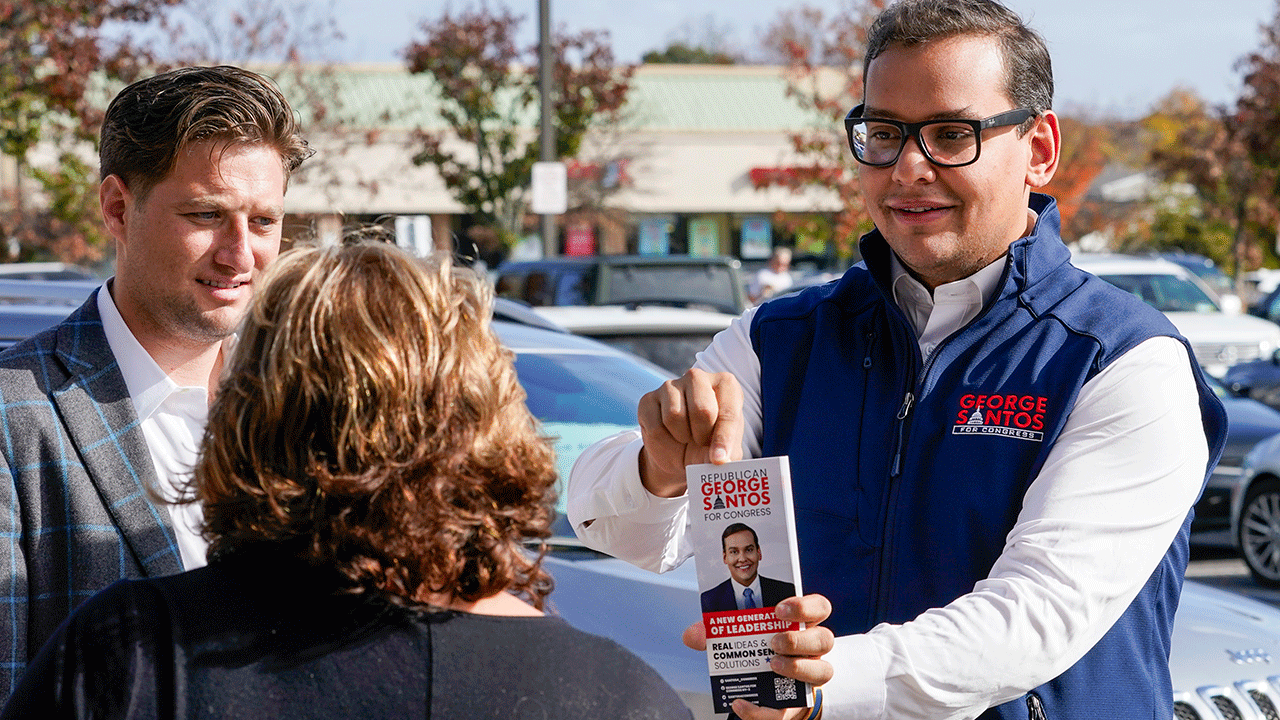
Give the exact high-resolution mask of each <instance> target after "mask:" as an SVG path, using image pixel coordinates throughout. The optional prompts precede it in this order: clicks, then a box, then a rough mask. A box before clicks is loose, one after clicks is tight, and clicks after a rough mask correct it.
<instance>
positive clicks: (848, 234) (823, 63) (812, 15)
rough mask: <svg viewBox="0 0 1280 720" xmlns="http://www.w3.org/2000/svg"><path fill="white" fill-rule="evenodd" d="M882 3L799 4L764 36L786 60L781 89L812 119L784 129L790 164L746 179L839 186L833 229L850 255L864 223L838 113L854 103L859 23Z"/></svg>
mask: <svg viewBox="0 0 1280 720" xmlns="http://www.w3.org/2000/svg"><path fill="white" fill-rule="evenodd" d="M886 4H887V0H845V3H844V5H843V6H842V7H841V8H840V9H839V10H838V11H837V12H835V13H834V14H832V15H830V16H828V15H826V14H825V13H824V12H823V11H822V10H821V9H819V8H816V7H812V6H806V5H801V6H798V7H796V8H794V9H792V10H789V11H784V12H783V13H782V14H780V15H779V16H778V18H777V19H775V21H774V22H773V24H772V25H770V26H769V28H768V29H767V30H766V31H765V34H764V38H763V40H764V43H765V44H766V46H768V48H769V52H771V53H773V54H774V55H776V56H777V57H780V58H783V59H785V67H786V69H785V73H786V78H787V93H788V95H789V96H790V97H792V98H794V99H795V101H796V102H797V103H799V105H800V106H801V107H802V108H804V109H806V110H809V111H811V112H812V113H813V116H814V118H815V122H814V124H813V125H812V126H810V127H808V128H804V129H801V130H798V131H796V132H793V133H791V136H790V142H791V149H792V151H793V154H794V157H795V161H794V162H793V163H792V164H791V165H789V166H788V167H783V168H777V169H775V170H774V171H772V172H763V173H756V174H753V176H752V182H753V184H754V185H755V186H756V187H757V188H766V187H786V188H790V189H791V190H793V191H795V192H803V191H805V190H807V189H809V188H825V189H834V190H835V191H836V192H838V193H839V195H840V197H841V199H842V200H843V201H844V207H843V208H841V210H840V211H839V212H838V213H837V214H836V219H835V227H834V228H833V231H832V232H833V240H834V242H835V248H836V252H837V254H838V255H840V256H841V257H849V256H851V255H852V254H853V251H854V244H855V243H856V242H857V239H858V236H859V235H861V234H862V233H863V232H865V231H867V230H869V229H870V228H871V219H870V216H869V215H868V214H867V211H866V208H865V207H864V206H863V203H862V196H861V194H860V192H859V190H858V182H857V168H856V167H855V166H854V162H855V161H854V160H853V157H852V156H851V155H850V153H849V147H848V143H847V141H846V139H845V135H844V116H845V115H846V114H847V113H848V112H849V108H851V107H853V106H854V105H857V104H858V103H859V102H861V98H862V60H863V56H864V54H865V52H866V41H867V36H866V29H867V28H868V27H869V26H870V24H871V19H872V18H873V17H874V16H875V15H876V14H877V13H879V12H880V10H882V9H884V7H885V5H886Z"/></svg>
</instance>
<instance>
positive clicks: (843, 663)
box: [822, 635, 888, 720]
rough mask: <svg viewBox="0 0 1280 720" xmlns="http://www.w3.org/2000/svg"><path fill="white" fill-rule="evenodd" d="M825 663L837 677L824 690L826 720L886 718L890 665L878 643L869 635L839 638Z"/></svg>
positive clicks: (823, 706) (877, 719) (876, 719)
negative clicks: (828, 664) (886, 681)
mask: <svg viewBox="0 0 1280 720" xmlns="http://www.w3.org/2000/svg"><path fill="white" fill-rule="evenodd" d="M824 659H825V660H826V661H827V662H829V663H831V667H832V668H834V669H835V675H834V676H833V677H832V678H831V681H830V682H828V683H827V684H826V685H823V686H822V717H823V720H881V719H882V718H884V717H885V674H886V673H887V672H888V665H887V663H886V659H885V657H884V654H883V653H882V652H881V650H880V646H879V645H877V644H876V642H875V640H873V639H872V638H871V637H870V636H868V635H846V636H844V637H838V638H836V643H835V647H834V648H832V650H831V652H829V653H827V654H826V656H825V658H824Z"/></svg>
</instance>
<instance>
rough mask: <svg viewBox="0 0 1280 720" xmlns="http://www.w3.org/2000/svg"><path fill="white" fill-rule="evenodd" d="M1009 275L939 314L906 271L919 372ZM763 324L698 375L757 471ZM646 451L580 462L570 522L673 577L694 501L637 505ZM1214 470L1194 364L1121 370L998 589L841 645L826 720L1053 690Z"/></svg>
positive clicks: (947, 709) (1040, 499) (1098, 395)
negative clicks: (721, 390)
mask: <svg viewBox="0 0 1280 720" xmlns="http://www.w3.org/2000/svg"><path fill="white" fill-rule="evenodd" d="M1004 262H1005V258H1003V257H1002V258H1001V259H1000V260H999V261H997V262H996V263H995V264H993V265H992V266H990V267H988V268H986V269H984V270H981V271H979V272H978V273H975V274H974V275H973V276H971V277H970V278H967V279H965V280H961V281H958V282H956V283H950V284H949V285H946V286H943V287H942V288H939V290H941V291H942V292H941V293H939V292H935V293H934V295H933V297H932V298H927V297H926V296H928V292H927V291H925V292H924V295H921V294H920V293H918V292H915V289H920V290H924V288H923V286H921V285H920V284H919V283H918V282H917V281H915V280H914V279H913V278H911V277H910V276H909V275H908V274H907V273H906V272H905V271H904V270H903V269H902V268H901V266H900V265H897V266H895V282H894V295H895V301H896V302H898V303H899V304H900V306H902V308H903V310H904V312H905V314H906V315H907V316H908V318H910V319H911V322H912V324H913V325H914V326H916V327H917V328H920V327H923V330H922V331H921V330H918V331H917V335H918V337H919V339H920V343H921V350H922V352H924V353H925V355H926V356H927V355H928V354H929V353H931V352H932V350H933V348H934V347H936V345H937V342H939V341H940V340H941V339H942V338H945V337H947V336H948V335H950V334H951V333H954V332H956V331H957V330H959V329H960V328H961V327H963V326H964V325H965V324H966V323H968V322H969V321H970V320H972V319H973V318H974V317H976V315H977V314H978V313H979V312H981V309H982V306H983V302H984V298H986V297H988V296H990V295H991V294H992V293H993V292H995V290H996V288H997V286H998V284H999V280H1000V277H1001V275H1002V269H1003V265H1004ZM904 278H905V279H904ZM913 284H914V285H915V288H912V287H911V286H912V285H913ZM975 290H976V292H975ZM755 312H756V310H755V309H751V310H748V311H747V312H746V313H745V314H744V315H743V316H742V317H741V318H740V319H739V320H738V321H736V322H735V323H734V324H733V325H731V326H730V327H729V328H728V329H727V330H725V331H724V332H722V333H720V334H719V335H717V336H716V338H715V340H713V341H712V343H711V345H710V346H709V347H708V348H707V349H706V350H705V351H703V352H702V353H700V354H699V355H698V360H697V362H696V363H695V365H694V366H695V367H698V368H700V369H703V370H706V371H708V372H732V373H733V374H734V375H735V376H737V378H738V380H739V382H740V383H741V385H742V390H743V397H744V405H743V415H744V421H745V433H744V438H743V452H744V455H745V456H747V457H758V456H759V455H760V449H761V432H762V419H761V405H760V365H759V359H758V358H757V357H756V354H755V352H754V351H753V350H752V345H751V339H750V336H749V329H750V327H751V319H752V317H753V315H754V314H755ZM640 448H641V440H640V433H639V431H638V430H635V431H630V432H626V433H620V434H619V435H615V436H613V437H611V438H607V439H605V440H603V441H601V442H600V443H597V444H596V445H594V446H593V447H591V448H589V449H588V450H587V451H586V452H584V453H583V454H582V455H581V456H580V457H579V458H578V461H577V462H576V464H575V465H574V468H573V471H572V473H571V474H570V477H569V489H568V515H569V519H570V521H571V522H572V523H573V525H574V529H575V530H576V531H577V533H578V536H579V537H580V538H581V539H582V540H583V541H584V542H586V543H587V544H588V545H590V546H592V547H595V548H598V549H601V550H604V551H607V552H610V553H612V554H614V555H616V556H618V557H621V558H623V559H626V560H629V561H631V562H633V563H635V564H637V565H639V566H641V567H645V568H648V569H651V570H654V571H657V572H662V571H666V570H670V569H671V568H673V567H675V566H676V565H678V564H680V563H682V562H683V561H684V560H685V559H687V558H688V557H689V556H690V555H691V552H692V551H691V547H690V544H689V539H688V536H687V532H686V531H687V526H688V520H687V515H688V499H687V497H679V498H669V499H668V498H659V497H656V496H653V495H651V494H649V493H648V492H647V491H646V490H645V489H644V487H643V486H642V485H641V482H640V473H639V466H638V459H639V452H640ZM1207 461H1208V447H1207V441H1206V439H1205V436H1204V430H1203V427H1202V426H1201V422H1200V406H1199V397H1198V394H1197V391H1196V385H1195V381H1194V379H1193V377H1192V372H1191V365H1190V363H1189V361H1188V356H1187V352H1186V348H1185V347H1184V346H1183V345H1182V344H1181V343H1180V342H1179V341H1177V340H1175V339H1173V338H1168V337H1156V338H1152V339H1149V340H1147V341H1145V342H1143V343H1141V344H1139V345H1138V346H1136V347H1134V348H1133V349H1131V350H1129V351H1128V352H1126V353H1125V354H1124V355H1123V356H1121V357H1120V358H1117V359H1116V360H1115V361H1114V362H1112V363H1111V364H1110V365H1109V366H1108V367H1107V368H1106V369H1104V370H1103V371H1101V372H1100V373H1098V374H1097V375H1096V376H1094V378H1093V379H1092V380H1090V381H1089V382H1087V383H1086V384H1085V385H1084V386H1083V387H1082V388H1081V390H1080V393H1079V394H1078V397H1077V400H1076V404H1075V406H1074V407H1073V409H1072V411H1071V414H1070V416H1069V417H1068V419H1067V422H1066V425H1065V427H1064V428H1063V431H1062V433H1061V435H1060V436H1059V438H1058V440H1057V442H1056V443H1055V444H1054V447H1053V449H1052V450H1051V452H1050V454H1049V457H1048V458H1047V460H1046V462H1045V464H1044V467H1043V468H1042V470H1041V472H1040V474H1039V475H1038V476H1037V477H1036V478H1035V480H1034V481H1033V482H1032V483H1031V485H1030V487H1029V488H1028V490H1027V493H1026V495H1025V496H1024V500H1023V508H1022V512H1021V513H1020V514H1019V516H1018V518H1017V520H1016V522H1015V524H1014V527H1013V529H1012V530H1011V531H1010V532H1009V535H1008V536H1007V539H1006V543H1005V547H1004V550H1003V552H1002V554H1001V555H1000V557H999V558H998V559H997V561H996V563H995V565H994V566H993V567H992V569H991V573H990V575H989V576H988V577H987V578H986V579H984V580H983V581H981V582H979V583H978V584H977V585H975V587H974V589H973V591H972V592H970V593H968V594H966V595H963V596H961V597H959V598H957V599H956V600H955V601H953V602H951V603H949V604H948V605H946V606H945V607H942V608H935V609H933V610H929V611H927V612H925V613H924V614H922V615H920V616H919V617H917V618H916V619H914V620H912V621H910V622H907V623H903V624H900V625H890V624H882V625H879V626H877V627H875V628H873V629H872V630H870V631H869V632H867V633H863V634H859V635H850V636H844V637H840V638H837V639H836V646H835V649H834V650H833V651H832V652H831V653H829V654H828V655H827V656H826V658H827V660H829V661H830V662H831V664H832V666H833V667H834V668H835V677H834V678H833V679H832V680H831V682H829V683H827V684H826V685H825V686H824V688H823V695H824V701H823V705H824V711H823V712H824V717H825V718H827V720H839V719H841V718H859V719H863V718H872V719H876V720H879V719H882V718H883V719H886V720H887V719H888V718H893V719H894V720H900V719H903V718H930V719H933V720H944V719H950V718H972V717H976V716H978V715H980V714H981V713H982V712H983V711H985V710H986V709H987V708H988V707H991V706H993V705H997V704H999V703H1002V702H1005V701H1008V700H1011V699H1014V698H1017V697H1019V696H1021V695H1022V694H1024V693H1025V692H1026V691H1027V690H1029V689H1031V688H1034V687H1037V686H1039V685H1041V684H1043V683H1045V682H1047V681H1049V680H1051V679H1053V678H1054V677H1057V676H1058V675H1060V674H1061V673H1062V672H1063V671H1065V670H1066V669H1067V668H1069V667H1070V666H1071V665H1073V664H1074V663H1075V662H1076V661H1077V660H1079V659H1080V658H1081V657H1083V655H1084V654H1085V653H1086V652H1087V651H1088V650H1089V648H1091V647H1092V646H1093V645H1094V644H1095V643H1096V642H1097V641H1098V640H1099V639H1100V638H1101V637H1102V635H1103V634H1105V633H1106V631H1107V630H1108V629H1109V628H1110V627H1111V626H1112V625H1113V624H1114V623H1115V621H1116V620H1117V619H1118V618H1119V617H1120V615H1121V614H1122V613H1123V612H1124V610H1125V609H1126V608H1127V607H1128V606H1129V604H1130V603H1131V602H1132V601H1133V598H1134V597H1136V596H1137V594H1138V592H1139V591H1140V590H1141V589H1142V586H1143V585H1144V584H1145V582H1146V581H1147V579H1148V578H1149V577H1150V575H1151V572H1152V571H1153V570H1154V569H1155V567H1156V565H1157V564H1158V563H1159V561H1160V559H1161V558H1162V557H1163V556H1164V554H1165V552H1166V551H1167V549H1168V547H1169V544H1170V543H1171V542H1172V540H1173V538H1174V537H1175V536H1176V534H1177V532H1178V530H1179V528H1180V527H1181V525H1182V522H1183V520H1184V519H1185V517H1186V514H1187V510H1188V509H1189V508H1190V507H1191V505H1192V504H1193V503H1194V501H1195V499H1196V497H1197V495H1198V494H1199V492H1200V487H1201V484H1202V482H1203V478H1204V471H1205V465H1206V463H1207ZM588 520H591V521H593V522H592V523H591V524H590V526H589V527H588V526H587V525H586V521H588ZM690 616H691V618H692V617H696V615H695V613H694V611H693V610H691V611H690ZM691 621H692V620H691Z"/></svg>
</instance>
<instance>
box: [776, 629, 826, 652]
mask: <svg viewBox="0 0 1280 720" xmlns="http://www.w3.org/2000/svg"><path fill="white" fill-rule="evenodd" d="M835 646H836V636H835V635H834V634H832V632H831V631H830V630H828V629H827V628H824V627H822V626H821V625H814V626H811V627H809V628H807V629H805V630H787V631H785V632H780V633H778V634H777V635H774V636H773V639H772V640H770V641H769V647H770V648H771V649H772V650H773V651H774V652H775V653H777V654H779V655H796V656H803V657H818V656H820V655H826V654H827V653H829V652H831V650H832V648H834V647H835Z"/></svg>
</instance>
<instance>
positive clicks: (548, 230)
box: [538, 0, 559, 257]
mask: <svg viewBox="0 0 1280 720" xmlns="http://www.w3.org/2000/svg"><path fill="white" fill-rule="evenodd" d="M552 70H553V66H552V58H551V0H538V71H539V75H538V88H539V90H540V94H541V95H542V123H541V132H540V134H539V141H540V143H541V146H542V147H541V153H540V154H539V156H538V159H540V160H542V161H543V162H552V161H554V160H556V159H557V158H556V129H555V126H554V125H553V124H552V112H551V110H552V105H551V102H552V95H553V94H554V88H552V87H551V83H552ZM541 219H542V254H543V256H544V257H554V256H555V255H556V254H557V251H558V249H559V248H558V247H557V243H556V222H555V216H553V215H549V214H543V215H542V216H541Z"/></svg>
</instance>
